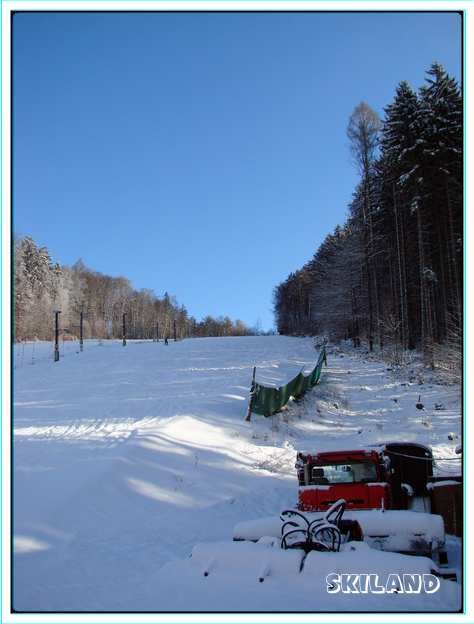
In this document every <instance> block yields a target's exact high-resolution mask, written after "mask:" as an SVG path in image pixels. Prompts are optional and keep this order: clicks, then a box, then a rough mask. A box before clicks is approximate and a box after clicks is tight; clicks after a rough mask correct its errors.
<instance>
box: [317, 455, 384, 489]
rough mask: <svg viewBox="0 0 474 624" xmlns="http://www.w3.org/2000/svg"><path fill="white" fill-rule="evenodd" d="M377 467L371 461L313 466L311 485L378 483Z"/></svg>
mask: <svg viewBox="0 0 474 624" xmlns="http://www.w3.org/2000/svg"><path fill="white" fill-rule="evenodd" d="M377 480H378V477H377V467H376V465H375V464H374V463H373V462H371V461H364V460H361V461H350V462H341V463H332V464H323V465H318V466H313V467H312V470H311V485H331V484H333V483H368V482H372V481H377Z"/></svg>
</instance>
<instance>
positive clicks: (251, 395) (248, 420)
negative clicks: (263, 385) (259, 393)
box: [245, 366, 257, 422]
mask: <svg viewBox="0 0 474 624" xmlns="http://www.w3.org/2000/svg"><path fill="white" fill-rule="evenodd" d="M256 370H257V367H256V366H254V367H253V375H252V385H251V386H250V398H249V407H248V410H247V416H246V417H245V420H246V421H247V422H250V415H251V414H252V405H253V397H254V393H255V372H256Z"/></svg>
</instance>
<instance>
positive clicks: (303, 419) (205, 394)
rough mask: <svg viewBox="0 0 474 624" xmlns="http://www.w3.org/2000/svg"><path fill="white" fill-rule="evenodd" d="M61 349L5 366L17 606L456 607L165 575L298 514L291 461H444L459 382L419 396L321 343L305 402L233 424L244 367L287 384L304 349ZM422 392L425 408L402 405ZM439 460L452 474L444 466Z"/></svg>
mask: <svg viewBox="0 0 474 624" xmlns="http://www.w3.org/2000/svg"><path fill="white" fill-rule="evenodd" d="M37 349H38V351H37V352H38V353H39V352H40V351H41V347H40V345H38V347H37ZM47 349H49V346H48V347H45V350H47ZM69 350H70V351H71V352H70V353H69V354H68V356H67V357H65V358H64V359H61V360H60V361H59V362H57V363H54V362H53V361H52V360H51V359H41V360H38V361H36V363H35V364H34V365H31V364H28V365H27V364H26V363H25V365H23V366H21V367H17V368H16V369H15V371H14V423H13V424H14V552H15V555H14V579H13V580H14V608H15V609H17V610H20V611H23V610H24V611H41V610H59V611H61V610H68V611H123V610H126V611H166V610H177V611H186V610H191V611H192V610H200V611H213V610H239V611H267V610H270V611H272V610H283V611H299V610H315V611H318V610H329V611H331V610H334V611H337V610H340V609H344V608H348V609H353V608H355V609H362V610H367V609H369V610H370V609H378V610H380V609H383V608H384V606H383V605H384V604H386V605H387V609H398V608H402V609H403V608H407V609H415V610H418V609H420V610H423V609H434V610H439V609H448V610H452V609H455V608H457V606H458V600H459V595H460V586H459V585H455V584H452V583H451V584H450V585H449V587H448V589H447V590H446V588H445V590H444V591H443V592H442V594H439V595H431V596H424V597H423V596H421V595H420V596H417V597H413V596H411V598H410V600H406V601H405V602H403V603H402V601H399V602H398V603H397V602H396V601H395V604H394V602H393V600H394V597H393V596H392V597H391V598H390V600H388V601H387V602H386V603H384V602H383V600H382V597H380V596H378V597H377V596H365V597H364V600H363V602H362V603H361V602H360V601H359V603H358V604H355V606H354V598H353V597H352V599H351V600H346V603H345V604H346V605H347V606H343V603H342V602H341V601H340V599H338V598H337V597H334V596H330V595H327V594H326V593H325V589H324V585H323V579H322V578H321V579H316V580H315V581H314V582H315V583H319V585H320V586H321V587H320V588H319V589H318V591H315V592H314V593H312V592H311V591H308V589H307V583H308V580H306V584H303V585H301V584H299V580H298V579H297V578H296V579H293V581H288V580H286V581H285V587H286V589H285V590H284V591H283V590H282V589H281V587H280V586H279V585H278V583H277V581H276V580H275V583H276V584H274V585H272V582H271V581H269V582H267V583H264V584H259V583H256V582H255V580H254V578H253V577H251V578H250V577H249V579H250V580H247V581H246V582H245V583H244V585H245V588H244V587H242V590H241V591H240V590H238V589H235V584H231V585H229V584H227V585H225V587H227V588H229V587H233V590H232V591H227V593H226V591H225V589H224V588H223V587H219V586H216V585H213V584H212V583H213V581H212V580H211V582H210V583H208V584H207V585H206V584H205V582H203V579H202V578H201V577H199V580H198V581H196V579H194V581H192V582H191V581H190V582H191V585H189V587H190V588H191V589H189V591H185V590H184V589H183V584H182V582H181V581H180V578H183V569H185V572H184V577H186V575H189V574H191V573H190V572H189V570H190V568H189V566H188V568H183V563H182V561H183V560H184V559H185V558H187V557H188V556H189V554H190V553H191V551H192V548H193V546H194V545H195V544H197V543H199V542H211V541H230V540H231V539H232V530H233V527H234V525H235V524H236V523H237V522H240V521H243V520H250V519H253V518H259V517H263V516H269V515H274V514H277V513H279V512H280V511H281V510H282V509H283V508H287V507H291V506H293V505H294V504H295V500H296V490H297V484H296V477H295V470H294V461H295V454H296V450H299V449H307V450H310V449H312V450H325V449H336V448H357V447H362V446H364V447H365V446H367V445H369V444H373V443H377V442H383V441H387V440H410V441H419V442H422V443H425V444H429V445H431V446H433V448H434V453H435V455H437V456H443V457H454V456H455V448H456V446H457V445H459V444H460V442H461V440H460V433H461V419H460V391H459V388H458V387H455V386H441V385H437V384H436V383H435V382H434V381H433V380H430V379H429V378H428V377H426V374H425V379H424V384H423V385H420V384H419V381H420V378H419V373H418V372H416V371H415V372H414V373H411V372H410V371H409V370H408V369H406V370H404V372H403V373H398V374H396V373H395V372H393V371H387V366H386V365H384V364H383V363H382V362H380V361H377V360H369V359H367V358H364V357H363V356H361V355H359V354H357V353H355V352H353V351H351V350H350V349H346V350H345V351H342V350H341V349H339V348H334V349H331V348H330V349H329V351H328V368H327V369H323V375H322V380H321V383H320V385H319V386H317V387H316V388H315V389H314V390H313V391H312V392H310V393H309V394H308V395H307V396H306V398H305V399H304V401H303V402H302V403H299V404H294V405H291V406H290V407H289V409H288V410H286V411H285V412H284V413H282V414H280V415H278V416H275V417H272V418H268V419H265V418H263V417H261V416H256V415H254V416H253V417H252V421H251V422H250V423H247V422H245V421H244V417H245V413H246V408H247V400H248V391H249V385H250V381H251V376H252V369H253V366H254V365H256V366H257V379H258V380H260V381H264V382H265V383H275V384H277V385H278V384H279V383H282V382H285V381H287V380H288V379H290V378H291V377H293V376H294V375H295V374H296V373H297V372H298V371H299V370H301V368H302V367H303V366H307V367H309V366H311V365H314V362H315V360H316V358H317V355H318V352H317V351H316V350H315V348H314V346H313V342H312V340H310V339H298V338H287V337H280V336H269V337H245V338H206V339H190V340H184V341H182V342H177V343H173V342H170V344H169V345H168V346H165V345H164V344H163V343H159V344H156V343H153V342H151V341H150V342H129V343H128V344H127V346H126V347H125V348H124V347H122V345H121V343H120V342H117V341H110V342H107V341H104V343H103V345H102V346H97V344H94V345H88V344H86V346H85V350H84V352H83V353H80V354H79V353H76V352H75V351H73V350H71V349H69ZM420 394H421V401H422V403H423V405H424V409H423V410H418V409H416V407H415V404H416V403H417V402H418V396H419V395H420ZM436 404H437V405H438V409H435V405H436ZM440 404H442V409H439V407H440ZM439 466H440V468H441V469H442V470H443V472H444V471H446V472H449V471H451V472H453V473H457V472H459V464H458V462H457V461H446V462H445V463H440V464H439ZM191 576H192V574H191ZM206 580H209V579H206ZM217 582H218V581H217ZM292 583H293V584H294V585H295V589H294V591H293V590H291V586H292ZM247 585H248V587H247ZM319 585H318V587H319ZM264 586H265V587H264ZM303 586H304V587H306V589H305V590H303V589H301V588H302V587H303ZM297 587H299V588H300V589H299V590H298V589H296V588H297ZM321 588H323V590H324V591H322V590H321V591H320V589H321ZM216 592H219V597H217V594H216ZM446 592H447V593H446ZM438 596H439V597H438ZM385 598H386V597H385ZM405 598H409V597H407V596H406V597H405ZM356 603H357V601H356Z"/></svg>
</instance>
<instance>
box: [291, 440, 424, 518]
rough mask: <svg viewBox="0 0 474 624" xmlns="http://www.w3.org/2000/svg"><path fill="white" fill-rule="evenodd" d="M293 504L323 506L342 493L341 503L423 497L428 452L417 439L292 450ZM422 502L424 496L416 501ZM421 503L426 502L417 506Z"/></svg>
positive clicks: (385, 505)
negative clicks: (358, 446)
mask: <svg viewBox="0 0 474 624" xmlns="http://www.w3.org/2000/svg"><path fill="white" fill-rule="evenodd" d="M296 470H297V474H298V482H299V492H298V509H300V510H301V511H325V510H327V509H328V508H329V507H330V506H331V505H332V504H333V503H334V502H335V501H337V500H339V499H341V498H343V499H344V500H345V501H346V509H347V510H351V509H409V508H410V507H411V503H412V502H413V499H414V497H420V496H421V497H424V496H425V495H426V494H427V490H426V486H427V483H428V480H429V478H430V477H432V475H433V455H432V453H431V450H430V449H429V448H427V447H425V446H422V445H421V444H414V443H391V444H385V445H383V446H382V447H378V448H377V449H375V450H360V449H358V450H350V451H329V452H324V453H304V452H300V453H298V455H297V461H296ZM422 502H425V501H422ZM421 508H422V509H423V510H425V509H426V504H423V505H422V507H421Z"/></svg>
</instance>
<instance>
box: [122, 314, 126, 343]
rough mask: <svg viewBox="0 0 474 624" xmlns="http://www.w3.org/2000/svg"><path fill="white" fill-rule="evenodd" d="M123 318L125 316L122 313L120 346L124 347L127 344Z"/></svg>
mask: <svg viewBox="0 0 474 624" xmlns="http://www.w3.org/2000/svg"><path fill="white" fill-rule="evenodd" d="M125 316H126V313H125V312H124V313H123V314H122V345H123V346H124V347H125V346H126V344H127V332H126V327H125Z"/></svg>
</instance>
